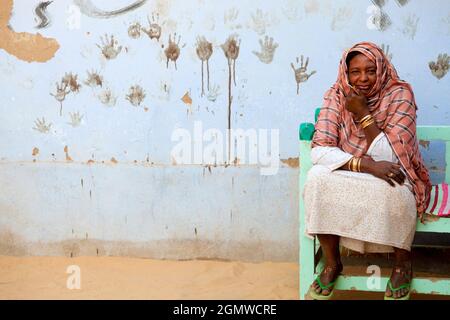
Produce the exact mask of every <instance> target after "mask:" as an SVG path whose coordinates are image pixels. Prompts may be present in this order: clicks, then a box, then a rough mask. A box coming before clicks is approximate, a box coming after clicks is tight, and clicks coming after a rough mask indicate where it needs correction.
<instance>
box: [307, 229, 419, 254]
mask: <svg viewBox="0 0 450 320" xmlns="http://www.w3.org/2000/svg"><path fill="white" fill-rule="evenodd" d="M306 233H307V234H308V235H316V234H332V235H336V236H340V237H345V238H349V239H354V240H358V241H363V242H369V243H374V244H379V245H383V246H391V247H394V248H399V249H403V250H406V251H411V245H412V244H411V245H410V246H404V245H402V246H399V245H398V243H392V242H387V241H382V240H373V239H369V240H367V239H358V238H357V237H355V236H354V235H350V234H346V233H345V232H336V231H314V232H309V231H306Z"/></svg>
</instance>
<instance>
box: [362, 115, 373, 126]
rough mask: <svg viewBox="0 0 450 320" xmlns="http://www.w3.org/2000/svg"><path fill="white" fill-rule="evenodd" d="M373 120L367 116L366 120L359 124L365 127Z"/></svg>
mask: <svg viewBox="0 0 450 320" xmlns="http://www.w3.org/2000/svg"><path fill="white" fill-rule="evenodd" d="M372 120H373V117H372V116H369V117H368V118H367V119H364V121H361V122H360V124H361V125H362V126H363V125H365V124H366V123H367V122H370V121H372Z"/></svg>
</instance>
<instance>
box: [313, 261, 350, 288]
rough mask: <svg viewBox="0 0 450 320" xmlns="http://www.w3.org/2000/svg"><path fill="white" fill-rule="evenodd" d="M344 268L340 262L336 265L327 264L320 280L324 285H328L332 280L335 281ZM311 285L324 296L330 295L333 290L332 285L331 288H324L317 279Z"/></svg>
mask: <svg viewBox="0 0 450 320" xmlns="http://www.w3.org/2000/svg"><path fill="white" fill-rule="evenodd" d="M342 269H343V267H342V263H340V262H339V263H338V264H335V265H327V266H325V268H324V269H323V270H322V272H321V273H320V282H321V283H322V285H323V286H328V285H329V284H330V283H331V282H333V281H335V280H336V279H337V277H338V276H339V274H340V273H341V272H342ZM311 287H312V288H313V289H314V291H315V292H316V293H317V294H321V295H323V296H328V295H329V294H330V293H331V291H332V290H333V287H332V286H331V287H330V288H327V289H323V290H322V288H321V287H320V285H319V283H318V282H317V280H314V282H313V283H312V285H311Z"/></svg>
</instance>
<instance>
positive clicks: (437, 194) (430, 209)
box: [425, 183, 450, 217]
mask: <svg viewBox="0 0 450 320" xmlns="http://www.w3.org/2000/svg"><path fill="white" fill-rule="evenodd" d="M448 195H449V193H448V184H446V183H441V184H438V185H435V186H432V187H431V192H430V199H429V200H428V204H427V208H426V210H425V212H426V213H428V214H432V215H435V216H439V217H446V216H450V199H449V197H448Z"/></svg>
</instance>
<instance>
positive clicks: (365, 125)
mask: <svg viewBox="0 0 450 320" xmlns="http://www.w3.org/2000/svg"><path fill="white" fill-rule="evenodd" d="M374 123H375V120H373V119H370V120H369V121H367V122H366V123H364V124H363V125H362V128H363V129H365V128H367V127H368V126H370V125H371V124H374Z"/></svg>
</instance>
